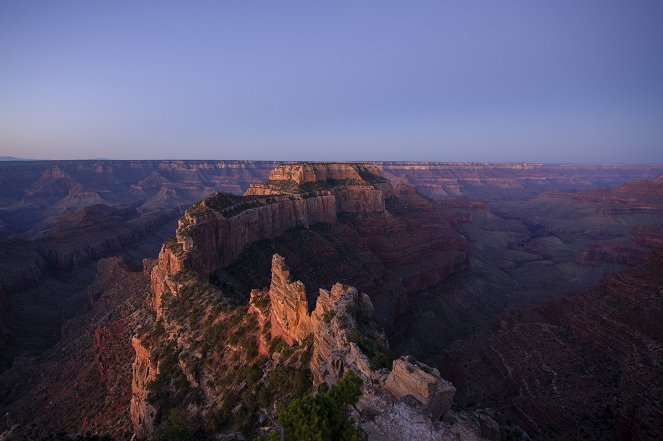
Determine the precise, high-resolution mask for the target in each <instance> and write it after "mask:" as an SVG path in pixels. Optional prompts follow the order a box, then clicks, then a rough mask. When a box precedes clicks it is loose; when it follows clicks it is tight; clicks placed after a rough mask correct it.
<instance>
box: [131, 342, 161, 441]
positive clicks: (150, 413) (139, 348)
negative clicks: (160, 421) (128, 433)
mask: <svg viewBox="0 0 663 441" xmlns="http://www.w3.org/2000/svg"><path fill="white" fill-rule="evenodd" d="M131 345H132V346H133V348H134V351H135V352H136V358H135V359H134V362H133V365H132V376H131V378H132V380H131V407H130V413H131V424H132V426H133V429H134V434H135V435H136V436H137V437H138V438H140V439H143V438H145V437H147V436H148V435H150V434H151V433H152V432H153V431H154V418H155V417H156V409H155V408H154V406H152V405H151V404H150V403H149V400H148V388H147V387H148V384H149V383H150V382H151V381H154V380H155V379H156V377H157V375H158V374H159V366H158V364H156V363H154V362H153V361H152V360H151V359H150V352H149V350H148V349H147V348H145V347H144V346H143V345H142V343H141V341H140V340H139V339H138V338H135V337H134V338H132V339H131Z"/></svg>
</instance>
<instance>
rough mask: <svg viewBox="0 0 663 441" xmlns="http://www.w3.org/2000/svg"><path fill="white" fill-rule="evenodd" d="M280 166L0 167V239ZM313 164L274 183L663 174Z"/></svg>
mask: <svg viewBox="0 0 663 441" xmlns="http://www.w3.org/2000/svg"><path fill="white" fill-rule="evenodd" d="M278 165H279V163H277V162H269V161H30V162H0V207H2V208H3V210H2V211H1V212H0V227H1V228H0V233H2V232H3V231H4V234H5V235H8V234H14V233H25V232H26V231H29V230H32V229H34V228H37V230H39V229H40V228H41V227H42V226H50V225H52V224H53V223H55V222H56V221H57V218H58V217H59V216H61V215H62V214H63V213H66V212H70V211H74V210H80V209H82V208H84V207H85V206H88V205H93V204H99V203H105V204H108V205H134V206H140V209H141V210H145V211H151V210H158V209H163V208H183V207H187V206H190V205H191V204H193V203H194V202H196V201H198V200H201V199H204V198H205V197H207V196H208V195H210V194H212V193H214V192H217V191H223V192H229V193H233V194H242V193H243V192H244V191H246V190H247V188H248V187H249V185H250V184H255V183H260V182H263V181H264V180H265V179H267V178H268V175H269V173H270V171H271V170H273V169H274V168H275V167H277V166H278ZM314 165H315V167H313V165H311V164H299V165H294V166H293V167H292V168H284V169H283V168H282V169H278V171H277V172H273V173H274V175H273V178H274V180H278V181H282V182H283V181H290V182H299V183H300V184H306V183H310V182H314V181H315V182H319V181H324V180H327V179H328V178H329V177H330V176H332V177H333V178H332V179H342V180H345V181H347V182H350V181H353V180H356V179H357V175H359V176H360V178H362V174H363V173H364V172H366V173H368V174H372V175H378V174H380V173H381V174H382V176H384V177H386V178H388V179H390V180H392V181H393V182H403V183H405V184H407V185H410V186H411V187H413V188H417V189H418V190H419V191H420V192H421V193H422V194H425V195H427V196H430V197H432V198H434V199H451V198H456V197H470V198H475V199H476V198H478V199H487V200H498V199H504V198H516V199H529V198H532V197H536V196H537V195H538V194H540V193H542V192H544V191H550V190H562V191H569V190H573V191H577V190H582V189H588V188H592V187H609V186H615V185H620V184H622V183H624V182H626V181H635V180H638V181H642V180H646V179H654V178H656V177H657V176H660V175H661V174H663V167H661V166H646V165H551V164H487V163H435V162H426V163H423V162H420V163H417V162H374V163H370V164H361V165H360V164H355V165H356V167H359V166H360V167H361V170H359V172H357V168H356V167H355V170H351V169H349V168H346V169H343V170H341V169H340V168H339V167H338V164H314ZM378 170H379V172H378ZM270 179H271V178H270ZM272 190H273V189H271V190H270V191H272ZM252 191H253V190H252ZM261 194H265V193H261ZM0 237H4V236H0Z"/></svg>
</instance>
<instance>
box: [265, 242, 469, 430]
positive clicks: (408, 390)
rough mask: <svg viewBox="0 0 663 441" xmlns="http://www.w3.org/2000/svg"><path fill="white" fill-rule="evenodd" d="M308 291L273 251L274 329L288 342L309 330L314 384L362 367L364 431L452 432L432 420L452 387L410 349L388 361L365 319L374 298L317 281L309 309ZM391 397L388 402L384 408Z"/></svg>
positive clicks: (380, 338) (444, 407)
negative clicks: (378, 413) (317, 290)
mask: <svg viewBox="0 0 663 441" xmlns="http://www.w3.org/2000/svg"><path fill="white" fill-rule="evenodd" d="M306 298H307V296H306V292H305V287H304V284H303V283H302V282H301V281H292V280H291V279H290V271H289V269H288V267H287V265H286V264H285V262H284V259H283V257H281V256H279V255H274V257H273V260H272V284H271V286H270V289H269V299H270V304H271V308H272V309H271V315H270V320H271V333H272V336H273V337H281V338H283V339H284V341H286V342H289V344H294V343H301V342H302V341H303V340H304V339H306V338H307V337H309V336H310V337H312V340H313V353H312V356H311V361H310V367H311V372H312V374H313V380H314V384H321V383H327V384H333V383H335V382H336V381H338V380H339V379H340V378H341V377H342V376H343V373H344V372H345V371H346V370H348V369H352V370H353V371H355V372H356V373H358V374H359V375H360V377H361V378H362V380H363V381H364V391H363V395H362V398H361V399H360V401H359V403H358V406H357V413H358V415H357V416H358V419H359V421H360V422H361V423H362V424H363V425H365V428H364V429H365V430H366V431H367V432H369V433H371V432H372V433H373V437H372V438H371V437H369V439H380V436H389V437H390V439H393V440H396V439H403V440H405V439H411V436H413V435H414V434H416V435H417V436H418V438H417V439H420V440H438V439H452V437H453V435H452V433H453V431H452V429H451V427H449V426H445V425H443V424H439V423H436V421H438V420H439V419H440V417H441V416H442V415H443V414H444V413H445V412H447V411H448V410H449V408H450V407H451V404H452V402H453V397H454V394H455V392H456V389H455V388H454V387H453V385H451V383H449V382H447V381H445V380H444V379H442V378H441V377H440V374H439V372H438V371H437V369H433V368H430V367H428V366H426V365H425V364H422V363H419V362H417V361H416V360H414V359H412V358H411V357H403V358H400V359H396V360H393V363H392V362H391V361H390V358H391V357H390V356H389V355H388V352H389V349H388V342H387V340H386V337H385V335H384V333H382V332H381V331H380V330H379V328H378V327H377V325H376V324H375V323H374V322H371V320H372V311H373V305H372V303H371V301H370V299H369V297H368V296H367V295H366V294H360V293H359V292H358V291H357V289H355V288H353V287H350V286H347V285H342V284H340V283H337V284H335V285H333V286H332V287H331V289H330V290H326V289H320V293H319V295H318V297H317V301H316V306H315V309H313V311H311V312H310V313H309V312H308V309H309V308H308V303H307V301H306ZM389 368H391V371H389ZM387 403H390V404H387ZM389 405H391V406H393V407H392V408H391V409H390V410H386V408H387V407H388V406H389ZM376 409H382V412H384V414H383V415H382V416H381V418H377V419H376V418H375V416H374V415H375V413H374V412H375V411H376ZM394 409H398V411H394ZM365 414H366V415H369V414H370V415H371V416H372V417H370V418H366V417H365V416H364V415H365ZM387 434H388V435H387ZM475 435H476V434H475Z"/></svg>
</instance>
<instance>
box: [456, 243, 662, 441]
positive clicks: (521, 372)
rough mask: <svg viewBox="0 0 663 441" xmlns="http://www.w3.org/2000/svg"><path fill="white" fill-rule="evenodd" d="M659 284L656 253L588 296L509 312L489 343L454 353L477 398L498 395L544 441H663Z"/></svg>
mask: <svg viewBox="0 0 663 441" xmlns="http://www.w3.org/2000/svg"><path fill="white" fill-rule="evenodd" d="M662 287H663V254H662V252H661V250H657V251H654V252H653V254H652V255H651V257H650V259H649V262H648V263H647V264H645V265H643V266H641V267H639V268H636V269H631V270H628V271H625V272H622V273H618V274H614V275H609V276H606V277H604V279H603V280H602V281H601V282H600V283H599V284H598V285H597V286H595V287H594V288H592V289H589V290H587V291H585V292H581V293H577V294H574V295H570V296H567V297H565V298H563V299H561V300H558V301H555V302H551V303H547V304H545V305H543V306H540V307H538V308H535V309H530V310H525V311H522V312H519V313H516V314H513V315H505V316H504V317H503V320H502V322H501V325H500V328H499V329H498V330H496V331H495V332H494V333H493V334H492V335H490V336H489V337H488V338H486V339H485V342H484V343H480V344H478V345H473V344H471V343H470V342H465V343H464V345H465V347H464V349H462V350H460V348H461V347H463V345H461V344H457V345H455V346H454V349H453V350H452V351H451V352H452V353H454V355H453V357H454V359H455V360H457V362H458V366H461V369H462V370H463V371H464V374H465V378H466V380H467V381H468V383H470V384H471V386H469V385H468V388H469V389H470V391H469V392H468V394H469V395H470V399H475V397H477V396H484V397H495V396H498V397H499V398H498V401H500V402H502V403H509V404H507V405H506V407H505V410H507V411H508V412H509V413H511V414H513V415H515V416H517V418H518V419H519V421H520V422H521V424H522V425H523V426H524V427H526V429H527V431H528V433H530V434H533V435H536V436H538V437H540V438H541V439H548V440H565V439H572V438H575V437H580V438H584V439H592V440H654V439H660V438H661V437H662V436H663V425H662V424H661V421H663V413H662V411H661V408H660V405H659V404H658V403H659V400H660V397H661V396H662V394H663V390H662V389H661V382H660V381H659V379H660V377H661V375H662V374H663V371H662V370H661V366H663V358H662V356H663V351H662V347H663V346H662V344H663V327H662V326H661V321H660V316H661V314H663V311H662V310H661V305H663V302H662V295H663V291H662ZM477 346H478V347H477ZM472 353H474V354H475V355H474V356H472V355H471V354H472ZM461 360H462V361H461ZM496 372H497V373H498V375H495V373H496ZM484 400H485V398H484Z"/></svg>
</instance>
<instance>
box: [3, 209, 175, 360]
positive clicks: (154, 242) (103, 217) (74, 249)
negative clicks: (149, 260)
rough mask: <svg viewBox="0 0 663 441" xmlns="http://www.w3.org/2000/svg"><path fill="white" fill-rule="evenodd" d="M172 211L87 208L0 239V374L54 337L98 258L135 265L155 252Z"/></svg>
mask: <svg viewBox="0 0 663 441" xmlns="http://www.w3.org/2000/svg"><path fill="white" fill-rule="evenodd" d="M177 216H178V213H177V211H175V210H170V209H169V210H163V211H160V212H152V213H141V212H139V211H137V210H136V209H135V208H133V207H110V206H107V205H92V206H89V207H86V208H84V209H83V210H81V211H78V212H75V213H69V214H66V215H64V216H62V218H61V219H60V220H59V221H58V222H57V223H56V224H55V225H54V226H52V227H51V228H49V229H47V230H46V231H44V232H42V233H41V234H40V235H39V236H38V237H37V238H35V239H34V240H23V239H9V240H4V241H0V348H1V349H0V371H2V370H4V369H5V368H6V367H9V366H10V365H11V363H12V360H13V359H14V357H16V356H18V355H21V354H25V353H29V354H33V355H34V354H37V353H39V352H41V351H43V350H44V349H46V348H48V347H50V346H52V345H53V344H55V343H56V342H57V339H58V338H57V336H58V335H59V334H60V332H59V330H60V327H61V326H62V324H63V323H64V321H66V320H67V319H69V318H71V317H72V316H74V315H76V314H79V313H80V309H81V308H83V307H84V305H85V298H86V289H87V285H88V284H90V283H91V282H92V281H93V279H94V276H95V271H96V262H97V261H98V260H99V259H101V258H104V257H108V256H111V255H122V256H126V257H127V263H128V264H129V265H131V266H133V267H137V266H138V265H140V262H141V260H142V258H144V257H154V256H155V255H156V252H158V249H159V248H158V247H159V246H160V245H161V243H162V242H163V240H164V239H165V237H168V236H169V235H171V234H172V233H173V231H174V228H175V223H176V218H177ZM169 231H170V232H169ZM152 253H154V254H152ZM3 323H6V326H3ZM5 327H6V328H7V332H6V333H5V332H3V330H4V328H5Z"/></svg>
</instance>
